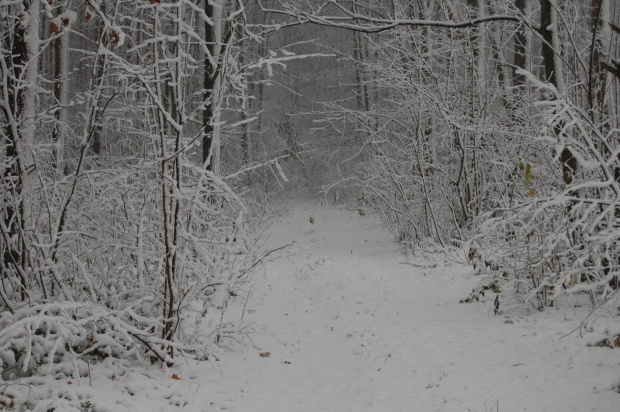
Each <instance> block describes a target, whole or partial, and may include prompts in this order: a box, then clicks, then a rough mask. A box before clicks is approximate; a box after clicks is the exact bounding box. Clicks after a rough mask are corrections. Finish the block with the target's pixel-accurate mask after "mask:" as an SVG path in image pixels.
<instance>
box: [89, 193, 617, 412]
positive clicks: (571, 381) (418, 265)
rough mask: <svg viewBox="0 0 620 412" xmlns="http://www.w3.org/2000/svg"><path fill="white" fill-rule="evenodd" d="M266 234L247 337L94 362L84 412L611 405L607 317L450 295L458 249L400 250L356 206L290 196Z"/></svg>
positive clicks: (470, 279) (469, 278)
mask: <svg viewBox="0 0 620 412" xmlns="http://www.w3.org/2000/svg"><path fill="white" fill-rule="evenodd" d="M311 217H312V218H313V224H311V223H310V218H311ZM267 234H268V236H269V238H268V244H270V245H271V248H277V247H278V246H281V245H286V244H289V243H292V242H295V243H294V245H293V246H291V247H289V248H287V249H285V250H284V251H283V253H282V254H281V255H280V256H279V257H278V258H277V259H274V260H273V261H271V262H269V263H267V264H266V265H265V270H264V272H263V273H261V274H259V275H257V276H256V278H255V281H254V283H253V285H252V291H253V293H252V295H251V297H250V299H249V301H248V304H247V306H246V308H245V315H244V318H245V320H246V321H247V322H249V323H250V325H251V330H252V332H251V333H250V334H249V339H246V344H245V345H239V344H236V345H235V346H234V348H233V350H230V351H227V352H225V353H224V354H223V355H221V357H220V360H219V361H217V362H215V361H212V362H202V363H194V362H189V363H188V364H184V365H181V366H179V367H175V368H174V369H170V370H161V369H159V368H154V367H153V368H152V369H151V370H150V371H148V372H147V373H144V372H143V371H139V370H137V369H136V370H135V371H134V372H129V373H126V374H124V375H123V376H117V377H115V378H114V379H111V377H110V376H107V375H111V373H112V372H111V371H110V370H109V369H107V370H103V369H98V368H96V369H95V370H94V371H93V383H92V385H93V386H92V388H90V389H89V390H88V397H89V398H90V401H91V402H92V406H93V409H94V410H95V411H104V410H107V411H133V412H135V411H149V412H150V411H176V410H182V411H220V410H228V411H237V412H280V411H282V412H293V411H308V412H318V411H334V412H336V411H337V412H344V411H380V412H384V411H422V412H425V411H485V412H486V411H500V412H509V411H510V412H514V411H526V410H527V411H535V412H540V411H558V412H560V411H562V412H564V411H579V412H583V411H601V412H606V411H609V412H618V411H620V393H618V386H619V385H620V350H618V349H607V348H597V347H589V346H588V343H592V342H594V341H595V340H596V339H597V337H599V336H602V334H603V333H604V332H605V329H606V328H615V329H616V330H618V331H620V324H619V322H618V318H617V317H616V318H605V317H603V318H600V319H599V320H598V321H597V323H595V324H594V327H593V331H591V332H588V333H586V334H585V335H584V337H583V338H581V337H579V334H578V333H573V334H571V335H569V336H567V337H563V338H562V337H561V336H563V335H565V334H566V333H568V332H570V331H571V330H573V329H574V328H576V327H577V326H578V325H579V323H580V321H581V320H582V319H583V318H584V317H585V316H586V315H587V314H588V310H589V308H588V307H585V306H584V307H576V312H574V311H573V309H571V308H570V307H569V306H568V305H566V304H564V305H560V307H559V308H549V309H547V310H545V311H544V312H539V311H535V310H528V309H527V308H526V309H523V308H521V309H519V308H517V307H516V305H515V304H514V302H513V301H511V300H510V299H509V297H503V296H502V297H500V300H501V303H502V307H501V309H502V313H500V314H499V315H495V314H494V313H493V300H494V299H495V294H494V293H490V294H487V296H486V298H484V299H482V301H481V302H476V303H471V304H459V301H460V300H461V299H463V298H464V297H466V296H467V293H468V292H470V291H471V289H472V287H474V286H475V285H476V284H477V283H478V282H479V281H480V278H479V276H476V275H475V273H474V271H473V270H472V269H471V267H469V266H467V265H466V264H465V261H464V258H458V257H456V256H455V257H454V258H449V257H448V256H447V255H445V254H439V253H436V254H432V253H421V252H416V253H405V252H404V250H403V247H402V246H400V245H398V244H397V243H395V242H394V240H393V237H392V236H391V234H390V233H388V232H387V231H386V230H385V229H384V228H382V227H381V226H380V225H379V223H378V220H377V219H376V218H375V217H374V216H370V215H366V216H360V214H359V213H358V212H357V211H349V210H346V209H338V208H334V207H331V206H329V207H325V206H319V205H318V204H316V203H309V202H297V203H292V204H291V205H290V211H289V213H288V214H287V215H286V216H285V217H283V218H282V219H280V220H279V221H278V222H276V223H275V224H274V225H273V226H272V227H271V228H269V229H268V232H267ZM459 260H460V262H459ZM491 295H492V296H491ZM265 352H269V353H270V355H269V356H268V357H262V356H260V355H259V354H260V353H265ZM173 373H174V374H177V376H178V377H179V378H180V379H178V380H177V379H171V378H170V377H171V375H172V374H173ZM106 374H107V375H106Z"/></svg>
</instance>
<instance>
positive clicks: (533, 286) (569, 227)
mask: <svg viewBox="0 0 620 412" xmlns="http://www.w3.org/2000/svg"><path fill="white" fill-rule="evenodd" d="M523 74H524V75H526V76H527V77H528V79H529V81H530V82H531V83H532V84H534V85H535V86H536V87H537V88H538V89H540V90H541V91H542V92H543V93H544V96H545V98H544V99H542V100H541V101H539V102H538V103H537V104H536V106H537V107H538V110H539V113H538V119H539V124H540V130H541V133H540V135H539V136H537V137H536V138H534V139H533V141H532V142H531V144H532V145H540V147H541V153H543V156H541V157H540V158H539V162H540V163H539V164H537V165H535V166H532V167H531V168H532V169H533V170H534V171H533V172H530V173H531V176H529V177H532V178H533V180H538V176H540V178H541V179H542V178H545V179H547V182H545V184H540V183H539V184H535V185H532V184H531V182H530V185H529V186H528V187H529V190H524V192H525V193H526V194H525V195H523V196H521V197H519V198H517V199H515V201H514V203H512V204H506V205H505V207H502V208H497V209H496V210H493V211H492V212H489V213H487V214H485V215H483V216H481V218H480V232H479V235H478V237H477V238H476V239H475V240H474V241H473V242H472V249H471V251H470V259H471V260H472V262H473V263H474V264H476V265H478V266H479V267H480V268H481V270H482V271H484V272H487V273H490V274H491V275H492V277H493V278H494V279H495V280H497V281H501V283H502V284H504V285H506V284H509V285H511V286H513V287H514V288H515V290H516V291H517V292H518V293H519V294H520V295H521V296H522V299H523V300H524V301H528V302H531V303H533V304H534V305H535V306H536V307H544V306H546V305H549V304H552V302H553V301H554V300H556V299H557V298H558V297H560V296H563V295H574V294H582V293H586V294H588V295H589V297H590V299H591V302H592V305H594V306H596V305H598V304H600V303H602V302H605V301H607V300H608V299H609V298H610V297H612V296H613V295H614V294H616V293H617V290H618V284H617V279H618V276H619V275H620V260H619V258H618V256H620V220H619V217H620V215H619V211H620V179H619V176H618V170H620V159H619V157H618V155H619V153H620V151H619V150H620V149H619V148H618V146H617V142H618V141H619V132H618V130H617V129H616V130H614V129H610V130H606V129H605V128H601V127H600V125H597V124H596V123H594V122H593V121H592V120H591V118H590V117H589V116H588V115H587V114H586V113H584V112H583V111H581V110H580V109H579V107H577V106H576V105H575V104H574V103H573V102H572V101H571V100H570V98H569V97H568V96H566V95H561V94H560V93H558V91H557V90H556V88H555V87H554V86H553V85H551V84H546V83H543V82H541V81H539V80H537V79H536V78H535V77H534V76H533V75H531V74H529V73H525V72H523ZM565 149H568V150H570V153H571V154H572V156H573V158H574V159H575V160H576V165H577V169H576V170H575V173H574V176H573V177H572V179H571V180H572V181H571V182H570V183H569V184H566V182H565V181H564V180H563V176H562V167H561V164H559V163H560V161H559V159H560V155H561V153H562V152H563V151H564V150H565ZM544 153H548V154H549V157H551V158H547V159H545V156H544ZM528 169H530V166H529V165H528ZM534 176H536V178H534ZM524 178H525V179H527V178H528V176H524ZM526 183H528V182H526ZM524 186H525V184H524ZM524 189H525V187H524Z"/></svg>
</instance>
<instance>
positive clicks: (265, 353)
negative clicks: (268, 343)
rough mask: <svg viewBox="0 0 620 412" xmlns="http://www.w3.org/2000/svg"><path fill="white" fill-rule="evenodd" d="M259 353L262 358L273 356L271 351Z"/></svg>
mask: <svg viewBox="0 0 620 412" xmlns="http://www.w3.org/2000/svg"><path fill="white" fill-rule="evenodd" d="M259 355H260V356H261V357H262V358H268V357H270V356H271V352H262V353H259Z"/></svg>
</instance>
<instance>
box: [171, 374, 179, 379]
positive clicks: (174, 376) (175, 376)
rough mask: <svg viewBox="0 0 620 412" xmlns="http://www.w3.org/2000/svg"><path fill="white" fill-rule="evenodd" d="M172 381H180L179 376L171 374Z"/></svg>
mask: <svg viewBox="0 0 620 412" xmlns="http://www.w3.org/2000/svg"><path fill="white" fill-rule="evenodd" d="M172 379H176V380H180V379H181V378H179V375H177V374H176V373H173V374H172Z"/></svg>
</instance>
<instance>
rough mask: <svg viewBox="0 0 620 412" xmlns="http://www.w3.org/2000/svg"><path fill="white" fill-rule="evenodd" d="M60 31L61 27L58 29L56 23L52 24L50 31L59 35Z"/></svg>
mask: <svg viewBox="0 0 620 412" xmlns="http://www.w3.org/2000/svg"><path fill="white" fill-rule="evenodd" d="M59 29H60V27H58V25H57V24H56V23H54V22H51V23H50V30H51V31H53V32H54V33H58V30H59Z"/></svg>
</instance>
